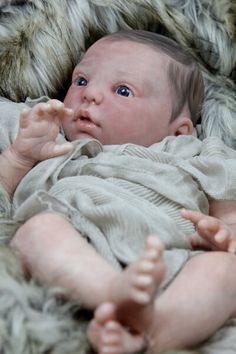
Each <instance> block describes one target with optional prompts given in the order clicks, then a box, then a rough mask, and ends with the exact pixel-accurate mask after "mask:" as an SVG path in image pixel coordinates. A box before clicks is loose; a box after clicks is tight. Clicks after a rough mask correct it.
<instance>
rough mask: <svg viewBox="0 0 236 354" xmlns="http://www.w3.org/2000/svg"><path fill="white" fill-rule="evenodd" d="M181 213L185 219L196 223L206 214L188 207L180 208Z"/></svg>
mask: <svg viewBox="0 0 236 354" xmlns="http://www.w3.org/2000/svg"><path fill="white" fill-rule="evenodd" d="M181 215H182V216H183V217H184V218H185V219H187V220H189V221H192V223H193V224H197V223H198V222H199V221H200V220H202V219H203V218H205V217H206V215H205V214H203V213H201V212H200V211H193V210H188V209H182V210H181Z"/></svg>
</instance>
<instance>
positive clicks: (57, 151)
mask: <svg viewBox="0 0 236 354" xmlns="http://www.w3.org/2000/svg"><path fill="white" fill-rule="evenodd" d="M72 149H73V144H72V143H70V142H67V143H64V144H60V145H58V144H55V143H51V142H50V143H47V144H45V146H44V147H43V148H42V151H41V160H45V159H50V158H52V157H56V156H61V155H65V154H67V153H68V152H70V151H71V150H72Z"/></svg>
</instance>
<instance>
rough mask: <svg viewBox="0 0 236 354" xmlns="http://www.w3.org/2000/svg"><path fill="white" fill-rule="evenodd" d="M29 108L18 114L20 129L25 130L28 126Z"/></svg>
mask: <svg viewBox="0 0 236 354" xmlns="http://www.w3.org/2000/svg"><path fill="white" fill-rule="evenodd" d="M29 113H30V109H29V108H24V109H23V111H22V112H21V114H20V128H22V129H24V128H27V127H28V125H29Z"/></svg>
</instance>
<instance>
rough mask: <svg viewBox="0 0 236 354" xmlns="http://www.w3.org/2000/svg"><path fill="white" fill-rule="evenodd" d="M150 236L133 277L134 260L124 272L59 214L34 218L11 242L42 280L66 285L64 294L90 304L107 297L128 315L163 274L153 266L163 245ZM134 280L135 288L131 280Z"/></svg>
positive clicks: (152, 289)
mask: <svg viewBox="0 0 236 354" xmlns="http://www.w3.org/2000/svg"><path fill="white" fill-rule="evenodd" d="M150 240H151V241H150V242H152V243H154V246H152V247H151V248H150V249H148V250H147V251H146V253H148V257H149V258H150V261H148V260H147V256H145V257H144V259H143V265H142V266H143V268H144V269H143V270H142V274H137V276H136V275H135V272H137V273H138V272H139V270H138V269H136V268H137V264H136V263H135V264H132V265H131V266H130V267H127V268H126V270H125V271H124V272H118V271H116V270H115V269H113V268H112V266H111V265H109V264H108V263H107V262H106V261H105V260H104V259H103V258H102V257H101V256H100V255H99V254H98V253H97V252H96V251H95V250H94V248H93V247H92V246H91V245H90V244H89V243H88V242H87V241H86V240H85V239H84V238H83V237H81V235H80V234H79V233H78V232H77V231H76V230H75V229H74V227H73V226H72V225H71V224H70V222H68V221H67V220H66V219H65V218H64V217H63V216H62V215H59V214H53V213H44V214H38V215H36V216H34V217H32V218H31V219H30V220H28V221H27V222H26V223H25V224H24V225H23V226H21V227H20V228H19V229H18V231H17V232H16V235H15V237H14V239H13V241H12V243H11V246H12V247H13V248H14V249H15V250H16V251H17V253H18V255H19V257H20V258H21V260H22V262H23V264H24V266H25V268H26V269H27V270H28V271H29V272H30V273H31V274H32V275H33V276H34V277H35V278H36V279H38V280H39V281H40V282H42V283H45V284H48V285H53V286H57V287H61V288H63V289H65V290H66V294H67V296H69V297H70V298H73V299H77V300H79V302H80V303H81V304H82V305H83V306H84V307H85V308H88V309H94V308H96V307H97V306H98V305H100V304H101V303H103V302H105V301H114V302H115V303H116V304H117V305H118V304H120V306H122V308H124V309H125V310H126V312H127V314H128V312H129V309H130V307H131V308H132V309H133V311H134V310H135V308H138V307H139V306H141V307H142V304H145V303H148V302H149V301H150V299H149V298H150V296H151V295H152V296H153V292H154V291H155V290H156V284H155V283H154V282H153V278H159V277H161V278H162V273H163V267H161V265H160V266H159V268H158V269H155V267H154V263H156V260H158V258H159V253H161V252H162V247H161V244H160V242H159V241H158V240H157V239H156V238H155V237H152V238H151V239H150ZM146 268H147V269H146ZM149 273H152V276H151V277H150V276H149ZM133 282H134V283H135V284H136V288H134V287H133V286H131V285H130V284H132V283H133ZM145 288H148V289H149V293H147V291H146V290H145ZM134 290H135V291H134ZM146 312H147V311H146ZM129 318H130V316H127V321H128V320H129ZM136 322H137V321H136ZM132 327H134V324H132Z"/></svg>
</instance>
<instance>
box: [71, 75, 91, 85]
mask: <svg viewBox="0 0 236 354" xmlns="http://www.w3.org/2000/svg"><path fill="white" fill-rule="evenodd" d="M79 80H81V81H82V80H83V81H86V85H77V86H87V84H88V80H86V79H85V78H84V77H82V76H80V77H78V78H77V79H75V80H74V84H75V85H76V84H77V83H78V81H79Z"/></svg>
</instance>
